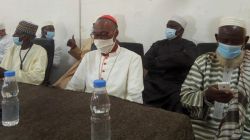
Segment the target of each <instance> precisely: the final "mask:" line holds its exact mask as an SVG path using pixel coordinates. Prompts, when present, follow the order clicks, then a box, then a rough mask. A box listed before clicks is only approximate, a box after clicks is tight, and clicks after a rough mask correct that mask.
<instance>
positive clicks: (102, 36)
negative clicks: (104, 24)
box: [90, 31, 115, 39]
mask: <svg viewBox="0 0 250 140" xmlns="http://www.w3.org/2000/svg"><path fill="white" fill-rule="evenodd" d="M114 33H115V31H112V32H108V31H101V32H95V31H93V32H92V33H91V34H90V37H91V38H92V39H94V38H95V39H110V38H112V37H113V36H114Z"/></svg>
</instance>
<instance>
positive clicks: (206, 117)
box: [181, 51, 250, 140]
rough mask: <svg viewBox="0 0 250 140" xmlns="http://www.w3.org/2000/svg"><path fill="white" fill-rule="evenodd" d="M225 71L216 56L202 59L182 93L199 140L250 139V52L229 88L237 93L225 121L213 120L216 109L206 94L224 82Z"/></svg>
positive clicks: (236, 70)
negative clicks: (213, 86)
mask: <svg viewBox="0 0 250 140" xmlns="http://www.w3.org/2000/svg"><path fill="white" fill-rule="evenodd" d="M223 70H224V69H223V67H221V66H220V65H219V62H218V60H217V59H216V58H215V53H207V54H204V55H201V56H200V57H198V58H197V59H196V61H195V62H194V64H193V66H192V68H191V70H190V72H189V74H188V76H187V78H186V80H185V82H184V83H183V85H182V89H181V102H182V104H183V106H184V107H185V108H187V110H188V111H189V113H190V117H191V119H192V125H193V129H194V133H195V137H196V139H198V140H199V139H201V140H209V139H221V140H227V139H250V120H249V119H250V106H249V94H250V93H249V92H250V80H249V78H250V51H246V53H245V56H244V61H243V63H242V65H241V66H240V68H235V69H234V70H233V73H232V77H231V82H230V87H231V90H232V91H234V92H235V93H236V95H235V96H234V98H233V99H232V100H231V101H230V102H229V103H228V104H226V106H225V107H224V110H228V112H227V114H226V115H225V117H224V118H223V119H222V120H219V119H216V118H215V117H214V116H213V113H214V106H213V104H212V103H209V102H208V101H207V100H206V99H205V98H204V91H205V90H206V89H207V88H208V87H209V86H210V85H215V84H217V83H218V82H222V77H223Z"/></svg>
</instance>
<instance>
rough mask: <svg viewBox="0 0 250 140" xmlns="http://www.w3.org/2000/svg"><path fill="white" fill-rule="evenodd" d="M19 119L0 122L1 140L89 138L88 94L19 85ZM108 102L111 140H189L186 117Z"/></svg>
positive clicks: (190, 128)
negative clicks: (5, 124) (11, 123)
mask: <svg viewBox="0 0 250 140" xmlns="http://www.w3.org/2000/svg"><path fill="white" fill-rule="evenodd" d="M19 89H20V93H19V101H20V122H19V124H18V125H17V126H14V127H3V126H1V125H0V139H1V140H90V139H91V138H90V131H91V129H90V128H91V127H90V125H91V122H90V115H91V112H90V107H89V102H90V97H91V94H87V93H80V92H74V91H67V90H60V89H55V88H49V87H44V86H34V85H28V84H19ZM110 101H111V111H110V115H111V131H112V140H181V139H183V140H191V139H194V136H193V133H192V127H191V123H190V121H189V118H188V117H187V116H185V115H182V114H177V113H172V112H168V111H165V110H162V109H157V108H151V107H147V106H144V105H140V104H137V103H132V102H129V101H126V100H122V99H119V98H116V97H110Z"/></svg>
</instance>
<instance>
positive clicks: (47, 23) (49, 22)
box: [42, 21, 54, 27]
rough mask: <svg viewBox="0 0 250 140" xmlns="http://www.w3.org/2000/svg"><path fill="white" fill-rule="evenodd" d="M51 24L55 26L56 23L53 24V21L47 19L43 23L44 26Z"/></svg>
mask: <svg viewBox="0 0 250 140" xmlns="http://www.w3.org/2000/svg"><path fill="white" fill-rule="evenodd" d="M49 25H52V26H54V24H53V22H52V21H46V22H44V23H43V24H42V27H44V26H49Z"/></svg>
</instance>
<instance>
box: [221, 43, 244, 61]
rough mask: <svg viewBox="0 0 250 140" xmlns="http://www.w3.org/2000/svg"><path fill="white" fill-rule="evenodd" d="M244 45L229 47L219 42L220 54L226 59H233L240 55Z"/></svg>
mask: <svg viewBox="0 0 250 140" xmlns="http://www.w3.org/2000/svg"><path fill="white" fill-rule="evenodd" d="M241 47H242V45H227V44H223V43H220V42H219V46H218V48H217V51H218V53H219V54H220V55H221V56H223V57H224V58H226V59H233V58H235V57H237V56H239V55H240V53H241Z"/></svg>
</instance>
